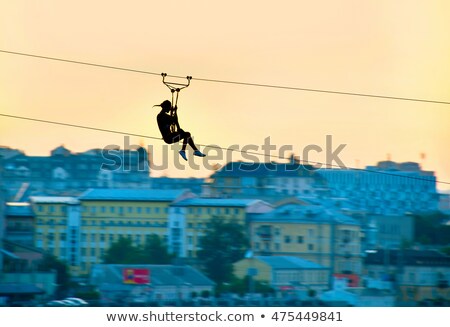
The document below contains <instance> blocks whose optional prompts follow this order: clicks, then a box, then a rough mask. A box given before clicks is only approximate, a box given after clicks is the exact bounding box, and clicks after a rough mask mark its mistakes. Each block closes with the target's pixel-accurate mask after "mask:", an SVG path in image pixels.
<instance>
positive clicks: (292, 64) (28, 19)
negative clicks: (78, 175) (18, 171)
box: [0, 0, 450, 188]
mask: <svg viewBox="0 0 450 327" xmlns="http://www.w3.org/2000/svg"><path fill="white" fill-rule="evenodd" d="M449 31H450V1H446V0H442V1H437V0H430V1H423V0H418V1H416V0H408V1H391V0H389V1H380V0H376V1H356V0H354V1H300V0H295V1H276V2H273V1H236V0H230V1H220V2H219V1H197V0H190V1H144V0H142V1H133V0H130V1H110V0H109V1H103V0H101V1H85V0H79V1H70V2H69V1H56V0H55V1H53V0H43V1H2V0H0V50H7V51H16V52H24V53H30V54H36V55H41V56H49V57H57V58H64V59H68V60H76V61H85V62H91V63H98V64H103V65H109V66H119V67H125V68H131V69H137V70H144V71H150V72H157V73H160V72H166V73H168V74H171V75H180V76H186V75H192V76H193V77H194V80H193V81H192V84H191V86H190V87H189V88H188V89H186V90H184V91H182V92H181V95H180V101H179V116H180V123H181V125H182V127H183V128H184V129H186V130H188V131H190V132H191V133H192V134H193V135H194V137H195V141H196V142H198V143H201V144H216V145H220V146H222V147H229V146H231V145H233V144H238V145H239V146H240V147H241V148H242V147H243V146H245V145H248V144H254V145H259V146H261V145H262V144H263V142H264V139H265V138H266V137H270V138H271V142H272V143H273V144H275V145H277V147H280V146H282V145H286V144H288V145H292V146H293V148H294V152H295V153H296V154H297V155H298V154H301V150H302V149H303V148H304V147H306V146H308V145H310V144H316V145H319V146H321V147H323V148H324V147H325V139H326V135H332V137H333V144H335V146H334V147H337V146H338V145H339V144H347V146H346V147H345V149H344V150H343V151H342V152H341V156H340V157H341V159H342V161H343V162H344V164H345V165H346V166H351V167H359V168H362V167H364V166H366V165H373V164H376V162H377V161H380V160H385V159H387V158H388V156H390V158H391V159H392V160H394V161H416V162H420V163H421V164H423V168H424V169H427V170H434V171H436V173H437V177H438V179H439V180H442V181H447V182H450V105H445V104H431V103H419V102H411V101H398V100H387V99H375V98H366V97H354V96H344V95H333V94H325V93H313V92H303V91H293V90H282V89H271V88H258V87H252V86H242V85H229V84H221V83H211V82H204V81H198V80H195V78H206V79H217V80H230V81H238V82H250V83H261V84H273V85H285V86H293V87H300V88H311V89H323V90H333V91H343V92H354V93H368V94H379V95H387V96H395V97H407V98H420V99H430V100H436V101H447V102H448V101H450V59H449V58H450V33H449ZM168 98H170V92H169V90H168V89H167V88H166V87H165V86H164V85H163V84H162V82H161V78H160V77H158V76H152V75H144V74H137V73H131V72H123V71H116V70H109V69H103V68H96V67H89V66H81V65H75V64H69V63H62V62H55V61H48V60H41V59H35V58H27V57H23V56H16V55H11V54H6V53H0V112H1V113H3V114H10V115H20V116H26V117H33V118H39V119H45V120H53V121H60V122H65V123H71V124H79V125H86V126H92V127H96V128H104V129H113V130H119V131H123V132H130V133H136V134H144V135H149V136H156V137H159V136H160V134H159V131H158V128H157V125H156V114H157V113H158V109H157V108H152V106H153V105H154V104H158V103H161V102H162V101H163V100H164V99H168ZM131 141H132V142H133V143H136V144H139V143H142V144H145V145H146V146H148V145H150V146H152V147H153V150H154V152H153V156H154V160H155V162H158V163H160V164H161V162H160V160H162V159H161V158H162V154H161V148H162V146H163V143H162V142H160V141H157V140H151V139H141V138H138V137H131ZM123 142H124V141H123V136H121V135H116V134H110V133H102V132H96V131H87V130H80V129H76V128H68V127H62V126H55V125H45V124H40V123H35V122H26V121H20V120H14V119H9V118H4V117H0V145H3V146H9V147H12V148H18V149H22V150H24V151H25V152H26V153H27V154H28V155H48V154H49V152H50V150H51V149H53V148H55V147H57V146H59V145H61V144H64V145H65V146H66V147H67V148H69V149H70V150H72V151H75V152H81V151H86V150H88V149H91V148H103V147H105V146H107V145H110V144H117V145H123ZM205 152H207V149H206V150H205ZM257 152H262V151H261V150H260V151H257ZM421 153H425V154H426V157H425V159H421V156H420V154H421ZM273 154H274V155H276V154H277V152H276V151H273ZM174 156H178V154H176V153H175V154H174V153H170V154H169V156H168V157H166V159H164V160H168V162H169V163H170V164H169V168H168V169H165V170H162V171H161V170H160V171H155V172H153V176H163V175H165V176H173V177H205V176H208V175H209V174H210V171H208V170H206V169H199V170H196V169H193V168H190V167H189V166H186V169H185V170H181V169H176V168H174V167H173V164H172V162H173V158H174ZM233 159H234V160H238V159H240V156H239V155H238V154H234V155H233ZM262 159H263V158H261V160H262ZM310 159H311V160H315V161H320V162H324V161H325V160H326V158H325V152H322V153H319V154H316V155H314V156H312V157H311V158H310ZM190 160H194V161H195V162H196V163H198V164H200V163H201V162H202V159H200V158H191V159H190ZM217 162H218V163H221V164H223V163H224V160H217ZM210 163H211V162H210ZM439 187H440V188H449V187H450V186H449V185H446V186H445V185H440V186H439Z"/></svg>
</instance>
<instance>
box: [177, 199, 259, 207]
mask: <svg viewBox="0 0 450 327" xmlns="http://www.w3.org/2000/svg"><path fill="white" fill-rule="evenodd" d="M258 201H259V200H255V199H216V198H191V199H185V200H182V201H179V202H177V203H174V204H172V206H176V207H242V208H245V207H247V206H249V205H251V204H253V203H256V202H258Z"/></svg>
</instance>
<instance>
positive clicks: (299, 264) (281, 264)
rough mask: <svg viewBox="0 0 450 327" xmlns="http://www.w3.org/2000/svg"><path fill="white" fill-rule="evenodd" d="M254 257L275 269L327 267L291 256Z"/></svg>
mask: <svg viewBox="0 0 450 327" xmlns="http://www.w3.org/2000/svg"><path fill="white" fill-rule="evenodd" d="M254 258H255V259H257V260H260V261H262V262H264V263H266V264H268V265H269V266H270V267H272V268H273V269H327V268H326V267H324V266H321V265H319V264H317V263H314V262H312V261H308V260H305V259H301V258H297V257H291V256H256V257H254Z"/></svg>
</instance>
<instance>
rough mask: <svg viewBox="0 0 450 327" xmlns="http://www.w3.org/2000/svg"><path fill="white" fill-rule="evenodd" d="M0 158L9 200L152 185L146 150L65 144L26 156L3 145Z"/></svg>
mask: <svg viewBox="0 0 450 327" xmlns="http://www.w3.org/2000/svg"><path fill="white" fill-rule="evenodd" d="M0 152H1V153H3V159H2V160H1V161H0V164H1V165H2V167H1V170H2V171H3V179H4V185H5V187H6V189H7V192H8V200H9V201H24V200H26V199H27V198H28V197H29V196H31V195H41V194H48V195H79V194H80V193H82V192H84V191H85V190H87V189H88V188H93V187H97V188H149V187H150V185H151V183H150V176H149V173H150V169H149V164H148V155H147V151H146V150H145V149H144V148H142V147H138V148H136V149H131V150H121V149H118V148H114V149H93V150H89V151H85V152H82V153H73V152H71V151H70V150H68V149H66V148H65V147H64V146H60V147H57V148H55V149H53V150H52V151H51V154H50V156H27V155H26V154H25V153H23V152H21V151H18V150H13V149H8V148H2V151H0Z"/></svg>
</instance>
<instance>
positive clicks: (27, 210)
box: [5, 202, 34, 217]
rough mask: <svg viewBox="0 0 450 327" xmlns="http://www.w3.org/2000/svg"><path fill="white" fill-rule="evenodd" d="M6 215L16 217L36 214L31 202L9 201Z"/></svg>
mask: <svg viewBox="0 0 450 327" xmlns="http://www.w3.org/2000/svg"><path fill="white" fill-rule="evenodd" d="M5 215H6V216H15V217H31V216H34V214H33V210H32V208H31V205H30V204H29V203H24V202H7V203H6V210H5Z"/></svg>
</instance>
